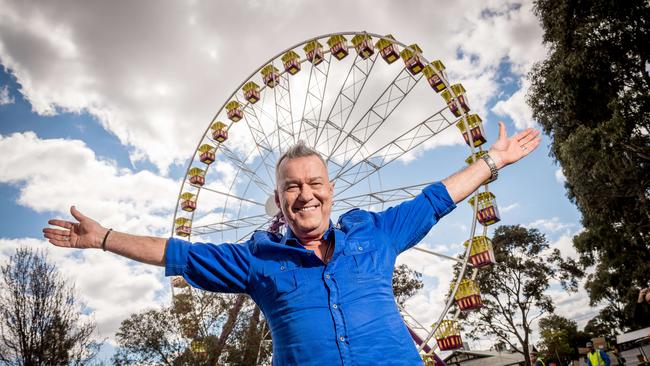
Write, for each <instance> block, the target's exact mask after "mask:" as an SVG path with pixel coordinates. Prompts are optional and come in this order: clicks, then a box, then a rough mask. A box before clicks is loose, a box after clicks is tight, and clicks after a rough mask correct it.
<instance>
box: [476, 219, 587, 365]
mask: <svg viewBox="0 0 650 366" xmlns="http://www.w3.org/2000/svg"><path fill="white" fill-rule="evenodd" d="M492 244H493V246H494V254H495V258H496V260H497V264H496V265H493V266H490V267H485V268H481V269H480V270H479V271H478V274H477V276H476V281H477V282H478V285H479V287H480V290H481V299H482V300H483V303H484V306H483V307H482V308H480V310H478V311H476V312H474V313H472V314H471V315H470V316H469V317H468V318H467V322H466V323H467V324H468V325H469V326H471V327H473V328H474V330H475V331H474V332H473V333H474V334H483V335H490V336H494V337H496V340H497V342H501V343H505V344H507V345H509V346H510V347H511V348H513V349H515V350H516V351H517V352H519V353H521V354H523V355H525V356H526V363H527V364H528V365H530V361H529V360H528V357H527V355H528V354H529V353H530V351H531V349H532V344H531V343H530V333H531V324H532V322H533V321H534V320H535V319H537V318H539V317H540V316H542V315H543V314H546V313H551V312H553V310H554V304H553V299H552V298H551V297H550V296H548V295H546V294H545V291H546V290H547V289H548V287H549V285H550V281H551V280H557V281H560V283H562V285H563V286H564V288H565V289H566V290H568V291H575V290H576V289H577V283H576V280H575V278H574V276H576V275H577V276H580V275H582V272H581V271H580V270H579V268H578V267H577V264H576V263H573V262H572V261H570V260H565V259H563V258H562V257H561V256H560V255H559V252H558V251H557V249H555V250H552V249H550V248H549V244H548V242H547V240H546V237H545V236H544V235H543V234H542V233H540V232H539V231H538V230H537V229H526V228H523V227H521V226H518V225H517V226H500V227H498V228H497V229H496V230H495V231H494V236H493V238H492Z"/></svg>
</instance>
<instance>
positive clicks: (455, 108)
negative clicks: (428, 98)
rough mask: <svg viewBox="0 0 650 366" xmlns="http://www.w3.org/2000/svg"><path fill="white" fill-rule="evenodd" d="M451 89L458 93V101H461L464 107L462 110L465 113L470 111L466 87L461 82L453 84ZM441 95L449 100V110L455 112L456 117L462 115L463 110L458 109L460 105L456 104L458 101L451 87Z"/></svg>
mask: <svg viewBox="0 0 650 366" xmlns="http://www.w3.org/2000/svg"><path fill="white" fill-rule="evenodd" d="M451 90H452V91H453V92H454V93H455V94H456V96H457V98H458V102H459V103H460V106H461V108H462V111H464V112H465V113H467V112H469V111H470V108H469V103H467V98H466V97H465V88H464V87H463V85H461V84H454V85H452V86H451ZM440 95H442V97H443V98H444V100H445V101H446V102H447V106H448V107H449V110H450V111H451V113H453V114H454V116H456V117H460V116H461V114H462V113H461V110H460V109H458V106H457V105H456V102H455V101H454V98H453V95H452V94H451V92H450V91H449V89H446V90H444V91H443V92H442V93H441V94H440Z"/></svg>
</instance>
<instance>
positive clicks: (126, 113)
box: [0, 0, 543, 173]
mask: <svg viewBox="0 0 650 366" xmlns="http://www.w3.org/2000/svg"><path fill="white" fill-rule="evenodd" d="M441 4H442V3H441ZM531 7H532V3H529V2H527V3H525V4H523V5H522V6H521V7H516V6H512V5H508V6H505V7H504V6H503V5H502V4H501V3H500V2H498V1H491V2H488V3H478V2H474V1H470V0H465V1H459V2H454V3H444V7H441V6H435V4H431V3H429V2H422V3H421V4H419V5H415V4H413V6H403V5H402V4H398V3H394V2H379V3H376V2H372V3H370V2H367V1H366V2H359V3H348V2H342V1H341V2H339V3H327V4H325V3H322V2H316V1H314V2H310V3H305V2H295V1H287V2H285V3H284V4H282V5H277V4H274V6H271V7H270V8H271V9H269V6H268V5H265V4H264V3H262V2H258V1H253V2H249V3H246V4H244V5H242V4H241V3H237V4H235V3H232V2H225V1H220V2H208V3H204V2H184V3H179V2H163V3H159V2H146V1H145V2H140V3H138V4H137V5H133V4H128V5H126V4H123V5H120V4H112V3H111V4H110V5H109V4H103V3H89V2H84V3H82V4H79V3H78V2H72V1H70V2H67V3H66V2H63V3H62V2H57V4H56V5H55V4H50V3H38V4H36V3H25V2H18V1H16V2H10V1H7V2H5V4H4V6H3V7H2V9H0V15H1V16H0V59H2V62H3V65H4V66H5V67H6V68H7V69H8V70H10V71H11V72H12V73H13V74H14V75H15V76H16V78H17V80H18V82H19V83H20V85H21V89H20V92H21V93H22V94H23V95H24V96H25V97H26V99H27V100H29V101H30V102H31V104H32V108H33V109H34V110H35V111H36V112H37V113H40V114H44V115H48V114H56V113H59V112H61V111H68V112H76V113H82V112H88V113H90V114H92V115H93V116H95V117H96V118H97V119H98V121H99V122H100V123H101V124H102V125H103V126H104V127H105V128H106V129H107V130H109V131H110V132H112V133H114V134H115V135H116V136H117V137H118V138H119V139H120V141H121V142H122V143H124V144H126V145H129V146H132V147H133V150H132V151H131V158H132V159H133V160H138V159H149V160H150V161H152V162H153V163H154V164H155V165H156V166H158V167H159V168H160V169H161V171H162V172H163V173H164V172H166V169H167V167H168V166H169V164H171V163H174V162H176V163H178V162H181V161H183V160H184V159H185V158H186V157H187V156H188V155H189V151H190V150H188V149H189V148H190V147H193V146H195V144H196V142H197V141H198V139H199V137H200V136H201V133H202V132H203V131H205V128H206V127H207V125H208V124H209V122H210V121H211V119H212V117H213V115H214V114H215V112H216V111H217V109H218V108H219V107H220V106H221V104H222V103H223V102H225V101H226V99H227V98H228V96H229V95H230V93H231V91H233V90H234V89H235V87H236V86H237V85H238V84H239V83H240V82H242V81H243V80H244V78H245V77H246V76H247V75H248V74H249V73H250V72H251V71H252V70H254V69H255V68H256V67H258V66H260V65H261V64H262V63H263V62H264V61H265V60H266V59H267V58H268V57H270V56H271V55H274V54H277V53H278V52H279V51H280V50H282V49H284V48H286V47H287V45H290V44H293V43H297V42H299V41H300V40H304V39H307V38H310V37H313V36H314V35H317V34H323V33H327V32H331V31H337V30H343V29H367V30H369V31H376V32H379V33H390V32H393V33H395V32H396V31H399V33H396V34H395V35H396V36H397V38H398V39H399V40H401V41H403V42H405V43H407V44H411V43H415V42H417V43H418V44H419V45H420V46H421V47H422V48H423V49H424V51H425V56H427V58H429V59H438V58H439V59H442V60H444V61H445V62H446V64H447V67H448V71H449V74H450V81H451V82H452V83H456V82H462V83H463V84H464V85H465V86H466V88H467V89H468V99H469V101H470V103H471V105H472V107H473V108H474V110H475V111H477V112H479V113H482V114H484V113H485V112H486V111H487V108H486V103H487V101H488V100H489V99H490V98H492V97H493V96H494V95H495V94H496V93H497V85H496V83H495V75H496V71H497V68H498V66H499V63H500V61H501V60H508V61H509V62H512V63H513V70H514V71H515V72H516V73H518V74H523V73H524V72H525V71H526V70H527V69H528V68H529V66H530V61H531V60H534V59H536V58H537V57H538V56H539V55H542V54H543V49H542V48H541V42H540V40H541V30H540V28H539V25H538V24H537V20H536V18H535V17H534V15H533V14H532V12H531ZM152 8H155V9H156V11H155V12H152V11H150V9H152ZM342 8H345V9H346V11H345V12H340V11H338V10H337V9H342ZM369 8H372V9H373V13H372V15H370V14H368V9H369ZM413 8H417V9H418V11H419V15H420V16H419V19H421V21H418V20H414V18H413V14H412V9H413ZM441 9H443V10H442V11H441ZM313 14H319V16H318V17H317V18H314V17H313ZM361 14H363V15H364V16H360V15H361ZM486 14H490V15H489V16H486ZM215 15H216V18H215ZM430 19H438V20H440V21H433V22H432V21H430ZM241 24H247V26H245V27H242V26H241ZM261 32H266V33H268V34H274V35H280V34H281V35H283V36H282V37H279V36H274V37H266V38H260V37H259V34H260V33H261ZM497 34H498V35H499V36H498V37H495V36H494V35H497ZM459 49H460V50H462V51H463V52H464V54H465V57H464V58H462V59H460V60H456V59H455V57H456V52H457V50H459ZM426 98H427V99H426V101H425V100H424V99H422V100H421V101H420V103H421V104H425V103H430V101H429V100H430V98H431V91H429V94H427V96H426ZM298 104H300V103H298ZM450 136H451V133H450ZM443 137H444V136H440V137H438V138H437V139H436V140H435V141H437V144H438V145H440V144H443V145H444V144H449V143H459V141H460V140H459V139H458V138H453V139H451V137H448V138H443ZM434 146H436V143H435V142H434V143H432V144H430V145H425V147H427V148H432V147H434Z"/></svg>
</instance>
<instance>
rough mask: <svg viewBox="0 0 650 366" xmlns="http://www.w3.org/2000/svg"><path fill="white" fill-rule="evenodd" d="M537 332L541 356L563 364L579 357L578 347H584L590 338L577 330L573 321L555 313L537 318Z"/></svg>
mask: <svg viewBox="0 0 650 366" xmlns="http://www.w3.org/2000/svg"><path fill="white" fill-rule="evenodd" d="M539 334H540V337H541V340H540V342H539V344H538V347H539V350H540V352H541V356H542V358H544V359H545V360H559V361H560V363H562V364H563V365H566V364H569V363H570V361H571V360H577V359H579V355H578V347H584V345H585V344H586V343H587V342H589V341H590V340H591V338H592V337H591V336H589V335H588V334H587V333H585V332H581V331H578V325H577V323H576V322H575V321H573V320H570V319H567V318H565V317H562V316H559V315H555V314H551V315H549V316H547V317H544V318H541V319H540V320H539Z"/></svg>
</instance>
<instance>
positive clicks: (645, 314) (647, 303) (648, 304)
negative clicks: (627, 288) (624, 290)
mask: <svg viewBox="0 0 650 366" xmlns="http://www.w3.org/2000/svg"><path fill="white" fill-rule="evenodd" d="M632 318H633V320H634V323H635V324H636V325H637V326H638V327H639V328H646V327H650V288H644V289H641V291H639V298H638V299H637V301H636V304H634V314H633V316H632Z"/></svg>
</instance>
